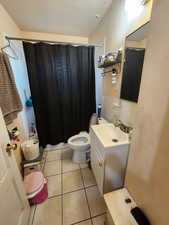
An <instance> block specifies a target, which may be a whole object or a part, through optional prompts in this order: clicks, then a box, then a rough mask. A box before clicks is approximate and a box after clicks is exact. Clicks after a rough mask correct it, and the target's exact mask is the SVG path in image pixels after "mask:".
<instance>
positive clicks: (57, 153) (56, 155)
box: [46, 150, 62, 162]
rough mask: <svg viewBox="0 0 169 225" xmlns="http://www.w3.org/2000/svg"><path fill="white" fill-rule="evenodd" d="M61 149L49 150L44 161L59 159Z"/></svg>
mask: <svg viewBox="0 0 169 225" xmlns="http://www.w3.org/2000/svg"><path fill="white" fill-rule="evenodd" d="M61 154H62V151H61V150H55V151H50V152H48V153H47V157H46V161H47V162H50V161H55V160H61Z"/></svg>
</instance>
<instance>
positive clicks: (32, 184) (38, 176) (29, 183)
mask: <svg viewBox="0 0 169 225" xmlns="http://www.w3.org/2000/svg"><path fill="white" fill-rule="evenodd" d="M43 185H44V175H43V173H42V172H40V171H36V172H32V173H30V174H28V175H27V176H25V178H24V186H25V190H26V194H27V195H30V194H33V193H34V192H37V191H38V190H39V189H41V188H42V187H43Z"/></svg>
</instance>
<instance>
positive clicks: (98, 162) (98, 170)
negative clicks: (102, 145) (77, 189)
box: [91, 149, 104, 194]
mask: <svg viewBox="0 0 169 225" xmlns="http://www.w3.org/2000/svg"><path fill="white" fill-rule="evenodd" d="M91 166H92V170H93V173H94V176H95V179H96V182H97V185H98V188H99V191H100V193H101V194H103V192H104V190H103V189H104V186H103V185H104V160H103V159H101V157H100V156H99V153H98V152H97V151H96V150H95V149H92V151H91Z"/></svg>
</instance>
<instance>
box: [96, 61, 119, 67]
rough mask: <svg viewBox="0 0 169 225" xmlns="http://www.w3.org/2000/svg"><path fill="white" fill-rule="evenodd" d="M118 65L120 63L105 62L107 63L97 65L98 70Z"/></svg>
mask: <svg viewBox="0 0 169 225" xmlns="http://www.w3.org/2000/svg"><path fill="white" fill-rule="evenodd" d="M119 63H121V62H120V61H114V62H107V63H104V64H100V65H98V68H107V67H110V66H114V65H116V64H119Z"/></svg>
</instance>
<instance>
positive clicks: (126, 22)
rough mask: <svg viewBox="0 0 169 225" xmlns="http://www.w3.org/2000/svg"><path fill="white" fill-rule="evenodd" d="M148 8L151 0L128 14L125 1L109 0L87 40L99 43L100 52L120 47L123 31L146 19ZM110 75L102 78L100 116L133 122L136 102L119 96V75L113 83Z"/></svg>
mask: <svg viewBox="0 0 169 225" xmlns="http://www.w3.org/2000/svg"><path fill="white" fill-rule="evenodd" d="M128 1H131V6H132V0H128ZM138 1H139V0H138ZM151 8H152V1H150V2H149V3H148V4H147V5H146V6H145V7H143V8H142V9H141V11H140V12H139V13H138V14H137V15H135V16H134V17H132V18H131V17H129V16H128V15H127V14H126V12H125V1H124V0H113V3H112V6H111V8H110V9H109V11H108V12H107V15H106V16H105V17H104V18H103V20H102V22H101V23H100V24H99V26H98V27H97V28H96V30H95V31H93V32H92V33H91V35H90V37H89V42H93V43H100V44H103V45H104V51H103V52H102V54H104V53H107V52H112V51H116V50H118V49H119V48H121V47H122V48H123V49H124V43H125V37H126V35H128V34H129V33H131V32H133V31H134V30H135V29H137V28H138V27H140V26H141V25H143V24H144V23H146V22H147V21H148V20H149V19H150V15H151ZM133 12H134V11H133ZM121 71H122V70H121ZM111 78H112V77H111V73H110V74H106V76H105V77H104V79H103V80H102V83H103V84H102V86H103V96H102V97H103V99H102V102H103V116H104V117H105V118H106V119H108V120H109V121H113V119H114V118H117V117H118V118H119V119H121V120H122V121H123V122H124V123H126V124H128V125H131V126H133V125H134V124H135V119H136V113H137V104H136V103H133V102H129V101H125V100H120V99H119V98H120V88H121V76H120V78H119V81H118V82H117V83H116V84H112V82H111ZM114 103H115V104H114ZM119 103H120V107H117V106H116V105H118V104H119Z"/></svg>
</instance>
